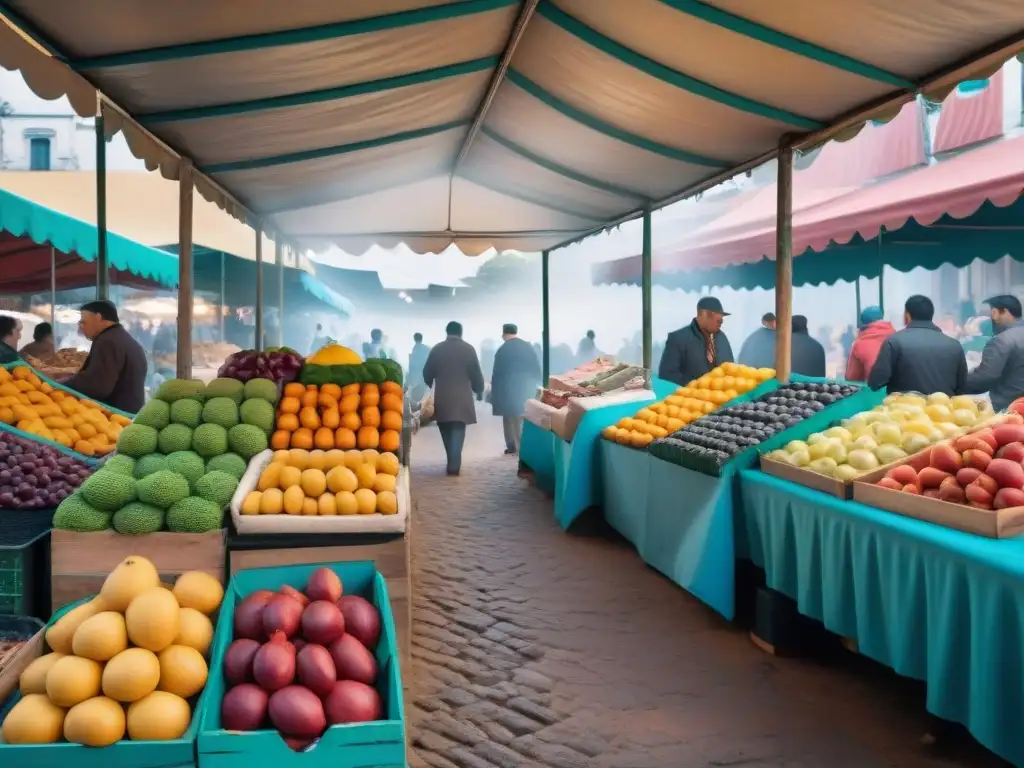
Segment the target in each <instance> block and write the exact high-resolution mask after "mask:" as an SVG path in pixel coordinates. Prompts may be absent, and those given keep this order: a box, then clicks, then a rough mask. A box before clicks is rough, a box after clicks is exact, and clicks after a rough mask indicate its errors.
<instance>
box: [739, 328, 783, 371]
mask: <svg viewBox="0 0 1024 768" xmlns="http://www.w3.org/2000/svg"><path fill="white" fill-rule="evenodd" d="M737 362H738V363H739V364H740V365H749V366H750V367H751V368H774V367H775V329H774V328H765V327H764V326H761V327H760V328H758V329H757V330H756V331H754V332H753V333H752V334H750V335H749V336H747V340H746V341H744V342H743V346H742V347H740V357H739V360H738V361H737Z"/></svg>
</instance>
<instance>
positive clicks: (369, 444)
mask: <svg viewBox="0 0 1024 768" xmlns="http://www.w3.org/2000/svg"><path fill="white" fill-rule="evenodd" d="M379 444H380V433H379V432H378V431H377V428H376V427H360V429H359V434H358V435H357V436H356V445H358V446H359V447H360V448H376V447H377V446H378V445H379Z"/></svg>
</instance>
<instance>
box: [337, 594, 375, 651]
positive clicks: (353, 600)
mask: <svg viewBox="0 0 1024 768" xmlns="http://www.w3.org/2000/svg"><path fill="white" fill-rule="evenodd" d="M338 607H339V608H340V609H341V614H342V616H344V618H345V631H346V632H348V633H349V634H350V635H352V636H353V637H354V638H356V640H358V641H359V642H360V643H362V644H363V645H365V646H366V647H367V648H368V649H370V650H371V651H372V650H373V649H374V648H376V647H377V642H378V641H379V640H380V632H381V626H380V614H379V613H378V612H377V609H376V608H374V607H373V604H372V603H371V602H370V601H369V600H367V599H366V598H365V597H360V596H359V595H345V596H344V597H342V598H341V600H339V601H338Z"/></svg>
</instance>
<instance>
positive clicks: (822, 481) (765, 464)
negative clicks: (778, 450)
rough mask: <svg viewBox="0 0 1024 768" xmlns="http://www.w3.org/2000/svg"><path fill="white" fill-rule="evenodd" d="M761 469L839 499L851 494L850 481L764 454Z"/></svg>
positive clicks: (851, 485) (767, 473) (849, 496)
mask: <svg viewBox="0 0 1024 768" xmlns="http://www.w3.org/2000/svg"><path fill="white" fill-rule="evenodd" d="M761 471H762V472H764V473H765V474H766V475H773V476H774V477H780V478H782V479H783V480H789V481H790V482H791V483H796V484H797V485H802V486H804V487H806V488H813V489H814V490H816V491H821V492H822V493H827V494H829V495H830V496H835V497H836V498H839V499H849V498H851V497H852V496H853V484H852V483H845V482H843V481H842V480H837V479H836V478H834V477H826V476H825V475H822V474H819V473H818V472H812V471H811V470H809V469H804V468H803V467H794V466H793V465H792V464H786V463H785V462H782V461H775V460H774V459H769V458H768V457H767V456H765V455H762V456H761Z"/></svg>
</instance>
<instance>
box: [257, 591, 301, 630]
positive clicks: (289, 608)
mask: <svg viewBox="0 0 1024 768" xmlns="http://www.w3.org/2000/svg"><path fill="white" fill-rule="evenodd" d="M262 618H263V632H264V634H265V635H266V636H267V637H273V636H274V633H275V632H281V633H283V634H284V636H285V637H286V638H288V637H293V636H294V635H295V634H297V633H298V631H299V627H300V626H301V624H302V603H300V602H299V601H298V600H296V599H295V598H294V597H292V596H291V595H280V594H279V595H274V597H272V598H271V599H270V601H269V602H267V604H266V606H265V607H264V609H263V614H262Z"/></svg>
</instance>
